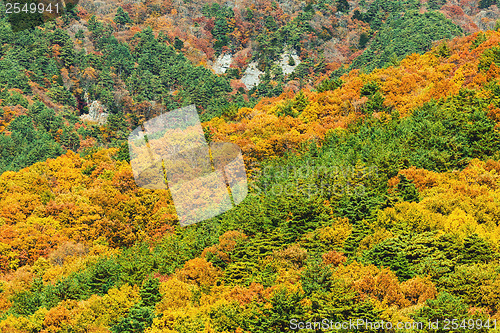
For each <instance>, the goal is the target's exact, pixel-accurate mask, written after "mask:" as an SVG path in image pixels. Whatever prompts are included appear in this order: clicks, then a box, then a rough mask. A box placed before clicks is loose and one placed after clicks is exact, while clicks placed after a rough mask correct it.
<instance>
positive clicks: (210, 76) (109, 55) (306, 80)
mask: <svg viewBox="0 0 500 333" xmlns="http://www.w3.org/2000/svg"><path fill="white" fill-rule="evenodd" d="M72 3H73V2H72ZM118 5H119V6H118ZM461 5H462V8H463V10H462V9H460V8H458V7H457V5H456V4H455V3H454V2H445V1H441V2H439V1H430V2H428V3H425V2H422V3H420V2H419V3H418V4H417V3H416V2H412V1H389V2H387V1H383V2H382V1H378V0H377V1H368V2H366V1H365V2H363V1H360V2H346V1H330V0H321V1H314V2H299V1H289V0H287V1H277V2H267V1H248V2H245V1H238V2H237V3H232V2H224V3H222V2H221V3H218V2H210V3H207V2H205V1H158V0H148V1H122V2H119V3H118V2H114V1H106V2H99V1H97V2H96V1H88V0H84V1H79V2H78V5H77V6H76V7H74V8H73V7H72V8H70V9H68V10H67V11H66V12H65V13H63V14H61V16H60V17H58V18H57V19H54V20H52V21H49V22H47V23H46V24H45V25H43V27H38V28H35V29H27V30H20V31H18V32H13V31H12V29H11V28H12V27H11V25H10V24H9V22H10V21H9V17H7V16H6V15H5V14H4V13H5V10H3V9H2V10H1V11H0V13H2V14H0V31H1V32H0V40H1V43H2V50H1V60H0V64H1V67H0V85H1V88H0V100H1V108H0V143H1V144H0V172H4V171H6V170H12V171H17V170H19V169H21V168H24V167H27V166H29V165H32V164H33V163H35V162H39V161H45V160H46V159H47V158H55V157H57V156H60V155H61V154H63V153H65V152H67V151H68V150H72V151H75V152H78V153H80V154H82V155H85V154H89V153H91V152H92V151H93V149H94V148H98V147H102V148H110V147H120V158H121V159H122V160H126V159H127V151H126V137H127V135H128V133H129V132H130V131H131V130H132V129H134V128H136V127H137V126H138V125H139V124H141V123H142V122H143V121H144V120H146V119H149V118H151V117H153V116H155V115H158V114H160V113H162V112H165V110H171V109H175V108H178V107H180V106H185V105H189V104H191V103H194V104H196V106H197V108H198V111H199V113H200V115H201V118H202V120H204V121H208V120H210V119H212V118H214V117H224V118H231V117H232V116H233V115H234V114H235V113H236V112H237V110H238V109H239V108H242V107H248V108H252V107H254V106H255V105H256V104H257V103H258V102H259V100H260V99H261V98H263V97H277V96H280V95H281V94H282V93H284V92H287V91H288V92H290V91H292V92H293V93H297V92H298V91H299V90H301V89H303V88H305V89H308V90H311V89H313V88H314V87H316V86H317V85H318V83H319V82H321V81H322V80H323V79H324V78H325V77H329V78H330V79H337V78H338V77H340V76H341V75H343V74H345V73H347V72H348V71H349V68H350V69H354V68H359V69H361V70H362V72H364V73H369V72H370V71H371V70H373V69H374V68H375V67H384V66H387V65H391V64H397V63H398V62H399V61H401V59H402V58H403V57H404V56H406V55H408V54H412V53H415V52H416V53H419V54H422V53H424V52H426V51H427V50H428V49H430V47H431V46H432V45H433V43H435V41H436V40H441V39H443V38H448V39H449V38H452V37H454V36H460V35H463V34H464V33H466V34H468V33H471V32H476V31H477V30H478V29H485V28H494V26H495V24H496V23H495V22H496V21H495V20H496V19H495V17H496V14H497V11H498V9H497V6H496V5H495V4H494V1H490V2H488V1H484V0H481V1H469V2H464V3H463V4H461ZM1 6H3V5H1ZM2 8H3V7H2ZM459 9H460V10H459ZM403 27H404V28H403ZM422 27H427V28H426V29H427V30H425V29H422ZM32 60H33V61H32ZM214 72H217V73H219V74H215V73H214ZM18 118H19V119H18Z"/></svg>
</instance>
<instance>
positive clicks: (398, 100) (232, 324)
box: [0, 28, 500, 333]
mask: <svg viewBox="0 0 500 333" xmlns="http://www.w3.org/2000/svg"><path fill="white" fill-rule="evenodd" d="M92 29H94V28H92ZM96 29H97V28H96ZM499 42H500V32H497V31H486V32H485V33H475V34H472V35H469V36H465V37H458V38H455V39H453V40H451V41H444V42H440V43H437V44H436V45H435V47H434V48H433V49H432V50H431V51H430V52H427V53H425V54H422V55H418V54H412V55H409V56H407V57H405V58H404V59H402V60H398V61H395V63H394V64H393V65H391V66H388V67H386V68H381V69H375V70H373V71H371V72H368V73H362V72H361V71H360V70H359V69H353V70H351V71H349V72H347V73H345V74H343V75H340V76H338V77H336V76H334V77H332V78H330V77H329V75H328V74H326V73H325V74H324V75H323V76H322V77H319V78H318V79H317V80H316V81H317V83H316V84H315V85H314V86H312V87H310V88H305V89H302V90H300V91H298V92H294V91H293V90H288V91H286V92H283V93H281V94H279V95H278V96H272V97H265V98H261V99H260V100H259V101H257V100H255V101H254V103H255V105H252V106H248V105H244V106H241V107H236V108H235V107H233V108H232V109H228V110H227V111H226V112H224V114H222V115H219V116H217V115H211V117H210V118H211V119H208V120H207V121H205V123H204V127H205V128H206V129H207V130H206V136H207V138H208V139H209V140H210V141H225V142H234V143H237V144H238V145H239V146H240V147H241V148H242V150H243V152H244V156H245V162H246V163H247V165H248V167H249V180H250V194H249V195H248V197H247V198H246V199H245V200H244V201H243V202H242V203H241V204H240V205H239V206H237V207H236V208H234V209H232V210H230V211H228V212H227V213H225V214H222V215H220V216H217V217H215V218H212V219H210V220H207V221H204V222H201V223H198V224H195V225H192V226H189V227H186V228H180V227H179V225H178V222H177V219H176V216H175V210H174V207H173V204H172V200H171V198H170V195H169V193H168V191H166V190H146V189H140V188H137V187H136V186H135V184H134V179H133V176H132V172H131V168H130V165H129V163H128V162H127V158H126V156H122V155H121V154H123V149H121V148H107V149H96V150H94V151H88V153H86V154H82V155H80V154H76V153H75V152H67V153H66V154H64V155H62V156H59V157H57V158H50V159H48V160H46V161H45V160H44V161H41V162H38V163H35V164H33V165H30V166H27V167H25V168H23V169H22V170H19V171H7V172H4V173H3V174H2V175H1V176H0V263H1V266H0V267H1V271H2V274H3V276H2V277H1V281H2V283H1V288H0V290H1V292H0V313H1V314H0V320H1V321H0V328H1V330H2V332H70V331H71V332H124V331H127V330H128V331H134V332H150V333H152V332H197V331H203V332H252V333H255V332H257V333H259V332H263V333H264V332H266V333H267V332H285V331H289V330H290V319H292V318H296V319H302V320H310V321H315V320H316V321H320V320H321V319H322V318H330V319H332V320H335V321H349V319H352V320H357V319H360V318H363V319H365V320H370V321H380V320H384V321H391V322H394V323H397V322H398V321H400V322H405V321H411V320H414V321H420V322H428V321H435V320H441V321H442V320H444V319H445V318H456V319H457V320H458V321H459V322H460V323H462V321H464V320H465V322H468V320H470V319H473V320H481V323H486V320H487V319H489V322H488V323H489V325H490V327H484V326H483V325H481V326H482V327H480V328H478V327H476V328H475V329H474V331H475V332H495V330H493V329H492V327H493V326H492V325H493V324H492V323H493V320H498V319H500V308H499V306H498V305H499V304H500V294H499V291H498V290H499V288H498V284H499V279H498V269H499V265H498V255H499V251H500V247H499V246H500V238H499V236H498V235H499V231H500V230H499V225H498V221H499V215H500V210H499V209H498V198H499V196H500V192H499V188H500V179H499V178H498V174H499V172H500V156H499V148H500V133H499V132H498V123H499V121H500V118H499V112H498V111H499V110H500V86H499V82H498V80H499V76H500V70H499V67H500V52H499V48H498V44H499ZM148 43H149V44H148ZM134 45H135V49H134V51H137V50H141V49H142V50H143V51H141V52H139V53H137V54H145V53H144V50H146V49H147V48H148V47H154V48H156V50H159V51H161V52H165V54H164V55H165V57H168V56H169V55H171V56H172V57H173V58H174V59H184V58H183V56H182V55H180V54H179V53H172V52H171V51H169V50H171V49H169V48H164V47H163V46H160V45H158V43H157V39H156V38H153V37H152V34H151V32H150V30H146V31H143V32H141V33H140V35H139V39H138V40H136V41H135V44H134ZM137 52H138V51H137ZM174 52H175V51H174ZM160 54H161V56H163V53H160ZM175 54H177V55H175ZM145 57H146V58H147V56H145ZM179 61H184V60H179ZM183 63H184V64H185V65H184V66H186V67H187V68H191V67H190V66H191V65H190V64H189V65H188V62H183ZM146 64H147V66H150V67H148V68H154V62H153V63H152V64H151V63H150V62H146V61H145V63H144V65H143V66H146ZM134 70H137V69H134ZM198 70H201V69H198ZM206 75H207V80H208V78H211V77H214V78H215V76H212V75H213V74H211V73H208V72H207V74H206ZM222 78H223V77H222ZM218 79H219V80H220V77H219V78H218ZM99 82H100V81H99ZM98 84H99V83H98ZM180 86H182V85H180ZM143 92H144V90H143V89H138V90H137V96H140V94H141V93H143ZM178 94H179V95H182V91H181V92H179V93H178ZM188 97H189V96H188ZM8 98H11V99H13V98H18V99H21V98H22V92H19V91H13V92H12V93H11V95H10V97H8ZM23 103H24V104H25V106H22V105H21V106H19V107H18V108H24V109H27V110H28V111H29V112H33V111H32V110H35V111H36V110H38V108H42V109H43V107H42V106H41V105H40V103H39V102H36V101H35V100H29V99H26V102H24V100H23ZM37 103H38V104H37ZM44 112H49V111H44ZM27 117H31V116H30V114H28V115H27V116H26V115H24V116H18V117H17V118H15V119H14V120H13V123H14V124H15V126H14V128H13V131H12V134H11V135H14V133H15V132H16V131H18V128H19V129H20V130H23V129H24V130H26V128H28V127H29V126H28V124H27V123H28V122H27V121H26V119H27ZM61 121H62V120H61ZM9 126H11V127H10V128H12V125H11V124H9ZM67 126H69V125H67ZM101 128H102V127H101ZM104 128H105V127H104ZM37 130H38V129H37ZM56 132H57V131H56ZM44 133H45V132H44ZM49 133H50V131H49ZM309 331H311V332H312V331H313V330H309ZM373 331H376V330H373ZM422 331H424V332H425V331H429V332H431V330H420V331H419V332H422ZM457 331H459V332H465V331H466V329H462V328H461V329H459V330H457Z"/></svg>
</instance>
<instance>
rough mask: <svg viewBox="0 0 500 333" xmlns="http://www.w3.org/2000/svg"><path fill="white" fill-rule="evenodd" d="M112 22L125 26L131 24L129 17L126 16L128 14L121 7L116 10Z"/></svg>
mask: <svg viewBox="0 0 500 333" xmlns="http://www.w3.org/2000/svg"><path fill="white" fill-rule="evenodd" d="M113 21H115V23H117V24H121V25H125V24H127V23H132V20H131V19H130V16H129V15H128V13H127V12H126V11H125V10H123V8H122V7H118V9H117V10H116V15H115V18H114V19H113Z"/></svg>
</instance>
